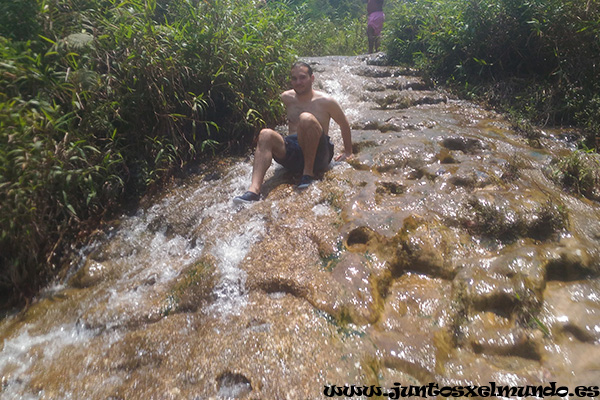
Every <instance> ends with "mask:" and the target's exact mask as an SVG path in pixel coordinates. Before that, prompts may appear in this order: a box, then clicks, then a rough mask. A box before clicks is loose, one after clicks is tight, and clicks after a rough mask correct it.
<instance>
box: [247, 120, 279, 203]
mask: <svg viewBox="0 0 600 400" xmlns="http://www.w3.org/2000/svg"><path fill="white" fill-rule="evenodd" d="M273 156H275V157H277V158H279V159H283V158H284V157H285V142H284V141H283V137H282V136H281V135H280V134H279V133H277V132H276V131H274V130H272V129H263V130H261V131H260V133H259V134H258V144H257V146H256V151H255V152H254V164H253V166H252V183H251V184H250V187H249V188H248V191H250V192H253V193H256V194H260V189H261V187H262V184H263V181H264V179H265V174H266V173H267V170H268V169H269V167H270V166H271V161H272V160H273Z"/></svg>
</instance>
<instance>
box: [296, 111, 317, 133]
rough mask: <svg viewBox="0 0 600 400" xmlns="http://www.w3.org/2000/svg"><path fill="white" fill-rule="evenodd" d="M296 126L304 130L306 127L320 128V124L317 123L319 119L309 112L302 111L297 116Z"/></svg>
mask: <svg viewBox="0 0 600 400" xmlns="http://www.w3.org/2000/svg"><path fill="white" fill-rule="evenodd" d="M298 127H299V128H300V130H301V131H306V130H307V129H311V128H317V129H319V130H320V128H321V124H319V120H318V119H317V118H316V117H315V116H314V115H313V114H311V113H309V112H303V113H301V114H300V116H299V117H298Z"/></svg>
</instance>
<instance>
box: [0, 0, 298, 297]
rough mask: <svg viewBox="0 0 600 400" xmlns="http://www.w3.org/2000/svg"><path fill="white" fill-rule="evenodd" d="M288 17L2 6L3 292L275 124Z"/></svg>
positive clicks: (20, 0) (82, 4) (238, 0)
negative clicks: (125, 209)
mask: <svg viewBox="0 0 600 400" xmlns="http://www.w3.org/2000/svg"><path fill="white" fill-rule="evenodd" d="M21 18H24V19H21ZM290 18H292V16H290V13H289V12H288V10H287V8H286V7H285V6H284V5H281V4H276V3H274V4H269V6H262V7H257V6H256V5H255V4H254V3H253V2H250V1H247V0H211V1H210V2H208V1H194V0H171V1H162V2H158V3H157V2H155V1H154V0H120V1H118V0H40V1H35V0H10V1H8V2H2V5H1V6H0V19H1V21H0V59H1V60H2V62H0V204H1V207H2V212H1V213H0V292H2V293H3V294H5V295H7V294H10V292H12V293H13V294H17V295H20V296H22V297H28V296H30V294H31V293H30V292H31V291H34V290H35V289H36V288H37V287H39V285H40V284H42V283H44V282H45V281H46V280H47V278H48V277H49V276H50V275H51V274H52V267H51V265H52V263H53V261H55V260H56V259H57V257H59V256H60V250H61V249H62V248H64V244H65V243H67V242H69V241H71V240H72V236H73V235H74V234H75V233H76V230H77V229H79V228H80V224H81V222H82V221H86V220H90V219H93V218H98V217H99V216H101V215H102V214H103V213H105V212H107V211H108V210H111V209H114V206H115V205H116V204H118V203H120V202H122V201H123V200H124V199H126V198H135V197H136V196H139V195H140V194H141V193H143V191H144V190H145V188H146V187H148V185H149V184H151V183H153V182H156V181H157V180H159V179H161V178H162V177H164V176H165V175H166V174H167V173H168V172H169V171H170V170H172V169H174V168H181V167H182V166H184V165H185V164H187V163H189V162H192V161H194V160H196V159H198V158H199V157H201V156H202V155H203V154H204V153H207V152H209V153H210V152H212V151H213V150H214V149H224V148H226V147H229V148H231V147H235V146H242V147H243V146H247V145H248V143H249V142H250V141H251V140H252V138H253V134H254V132H255V130H256V129H257V128H259V127H260V126H261V124H264V123H265V122H274V121H277V120H279V119H280V118H281V111H282V110H281V105H280V102H279V101H278V94H279V91H280V90H281V87H282V85H283V84H284V82H285V81H286V80H287V75H288V71H289V65H290V64H291V62H292V55H293V52H292V50H291V48H290V43H292V41H291V40H290V39H291V36H292V32H291V30H290V27H292V26H293V24H292V23H291V20H290ZM23 21H26V22H27V23H26V24H24V23H22V22H23Z"/></svg>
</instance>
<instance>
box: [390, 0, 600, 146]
mask: <svg viewBox="0 0 600 400" xmlns="http://www.w3.org/2000/svg"><path fill="white" fill-rule="evenodd" d="M388 16H389V18H388V22H387V25H386V26H387V28H386V29H388V30H390V32H389V33H388V35H387V50H388V56H389V58H390V60H392V61H393V62H395V63H407V64H413V63H415V64H417V65H418V66H419V67H420V68H421V69H422V70H423V71H424V72H426V73H428V74H429V75H430V76H431V77H433V78H435V79H438V80H440V81H441V82H444V83H448V84H449V85H451V86H452V87H454V88H455V89H456V90H458V91H460V92H462V94H464V95H474V96H477V97H478V98H483V99H485V100H487V101H488V102H489V103H490V104H491V105H493V106H499V107H501V108H504V109H505V110H507V111H512V114H514V115H515V117H516V118H520V117H526V118H528V119H531V120H533V121H534V122H535V123H542V124H545V123H550V124H576V125H579V126H581V127H583V128H585V129H586V130H587V136H588V139H590V143H591V139H593V138H594V137H595V136H596V135H598V134H599V133H600V3H598V2H597V1H591V0H569V1H563V0H543V1H542V0H528V1H516V0H444V1H441V0H414V1H410V2H403V3H401V4H400V5H398V6H397V7H395V9H394V11H393V12H389V13H388Z"/></svg>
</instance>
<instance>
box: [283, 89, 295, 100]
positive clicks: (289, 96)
mask: <svg viewBox="0 0 600 400" xmlns="http://www.w3.org/2000/svg"><path fill="white" fill-rule="evenodd" d="M279 97H280V98H281V100H282V101H283V102H284V103H289V102H290V101H294V100H295V99H296V92H294V90H293V89H290V90H286V91H285V92H283V93H281V95H280V96H279Z"/></svg>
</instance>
